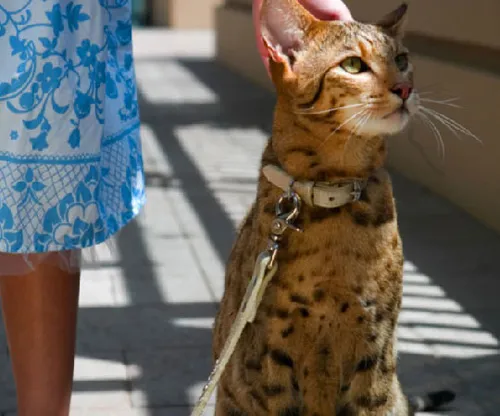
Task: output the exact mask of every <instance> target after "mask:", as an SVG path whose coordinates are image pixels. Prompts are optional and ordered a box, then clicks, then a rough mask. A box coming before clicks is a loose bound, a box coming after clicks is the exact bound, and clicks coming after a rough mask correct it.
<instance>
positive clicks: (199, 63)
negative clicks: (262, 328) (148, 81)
mask: <svg viewBox="0 0 500 416" xmlns="http://www.w3.org/2000/svg"><path fill="white" fill-rule="evenodd" d="M157 62H159V63H161V61H160V60H158V61H157ZM176 62H177V63H178V64H180V65H182V66H183V68H185V69H186V70H187V71H188V72H189V73H190V74H191V75H193V76H194V77H195V78H196V79H197V80H198V81H199V82H201V83H203V84H204V85H205V86H206V87H207V88H208V89H210V90H211V91H213V92H215V94H216V96H217V101H216V102H215V103H206V104H187V103H182V102H181V103H169V104H165V103H158V104H154V103H151V102H148V101H147V100H146V99H144V96H142V98H141V113H142V121H143V123H145V124H147V125H149V126H150V127H151V128H152V129H153V130H154V133H155V134H156V136H157V137H158V140H159V141H160V143H161V147H162V151H163V153H164V156H165V157H166V158H167V159H168V162H169V164H170V165H171V168H172V177H164V176H162V175H158V174H157V173H155V172H147V178H148V183H149V184H150V186H151V187H152V186H155V187H165V188H167V187H169V186H171V184H172V180H173V179H175V181H176V183H177V186H179V187H180V188H181V189H182V192H183V193H184V195H185V196H186V198H187V200H188V201H189V203H190V204H191V206H192V208H193V209H194V210H195V211H196V215H197V216H198V218H199V220H200V222H201V224H202V225H203V227H204V231H205V232H206V234H207V236H208V239H209V241H210V243H211V244H212V246H213V247H214V248H215V251H216V254H217V256H218V257H219V260H220V261H221V262H225V261H226V259H227V256H228V253H229V251H230V248H231V245H232V242H233V240H234V237H235V227H234V225H233V222H232V221H231V220H230V218H228V215H227V214H226V211H225V210H224V208H223V206H222V205H221V203H220V201H219V200H218V199H217V198H216V197H215V196H214V194H213V193H212V191H211V190H210V187H209V186H208V184H207V181H206V178H205V177H204V175H203V173H202V172H201V171H200V170H199V168H198V166H197V164H196V163H195V161H193V160H192V158H191V156H190V155H189V154H188V153H187V152H186V151H185V149H184V148H183V146H182V145H181V143H180V142H179V139H178V137H177V136H176V134H175V132H174V130H175V128H177V127H179V126H183V125H184V126H187V125H190V124H200V123H205V124H208V125H212V126H216V127H217V128H221V129H224V128H233V127H236V128H242V127H244V128H259V129H263V130H265V131H267V132H269V131H270V123H271V117H272V111H273V98H272V95H271V94H270V93H269V92H267V91H264V90H262V89H260V88H259V87H256V86H255V85H253V84H250V83H249V82H247V81H245V80H243V79H242V78H240V77H239V76H237V75H235V74H233V73H232V72H230V71H229V70H227V69H224V68H222V67H220V66H219V65H217V64H216V63H214V62H212V61H209V60H206V61H205V60H196V59H183V60H176ZM394 182H395V195H396V198H397V203H398V207H399V221H400V226H401V232H402V235H403V241H404V248H405V255H406V258H407V260H408V261H409V262H411V263H413V265H414V266H415V267H416V269H417V271H418V272H419V273H421V274H423V275H426V276H430V278H431V279H432V283H433V284H434V285H437V286H439V287H441V288H442V289H443V290H444V292H445V293H446V298H449V299H452V300H454V301H456V302H457V303H458V304H459V305H460V308H459V309H455V310H450V311H448V312H450V314H451V315H453V314H454V315H456V317H458V318H460V315H461V314H468V316H469V315H470V316H472V317H473V318H474V319H475V320H476V321H477V322H478V325H476V326H474V324H469V325H468V326H467V325H465V326H466V328H465V330H467V331H468V332H467V334H468V336H470V339H468V338H467V337H458V338H457V339H444V340H440V339H435V340H434V341H433V342H430V348H431V349H430V351H431V352H436V350H435V349H433V348H435V344H439V345H440V346H444V347H447V346H451V347H452V349H453V348H454V351H456V350H457V349H458V353H456V354H454V356H452V357H446V356H444V357H443V358H436V357H433V356H432V355H426V353H425V352H419V353H417V354H412V353H402V355H401V358H400V372H401V374H402V378H403V381H404V385H405V387H406V388H407V390H408V391H411V392H419V391H423V390H427V389H429V388H440V387H451V388H455V389H456V390H457V391H458V393H459V394H460V397H461V399H460V400H459V401H458V402H457V406H458V409H457V410H459V411H460V413H461V414H466V415H467V416H472V415H481V416H486V415H494V414H498V411H497V408H498V407H499V406H500V401H499V400H498V399H496V398H495V397H494V396H495V392H498V389H499V388H500V377H499V376H500V365H499V364H500V360H499V359H498V357H497V356H488V355H487V353H486V352H484V351H483V350H482V349H483V347H485V345H484V344H483V343H482V341H481V339H479V340H476V339H475V338H474V336H473V333H474V331H483V332H485V331H486V332H489V333H490V334H492V336H493V337H494V338H496V339H500V319H498V318H499V313H498V311H499V307H498V306H497V305H498V303H497V298H498V289H499V283H498V279H497V277H498V276H500V263H499V262H498V259H497V257H498V253H500V238H499V236H498V235H496V234H494V233H493V232H491V231H489V230H488V229H486V228H485V227H483V226H481V225H479V224H478V223H476V222H475V221H474V220H473V219H471V218H470V217H469V216H467V215H465V214H464V213H462V212H460V211H459V210H458V209H457V208H455V207H453V206H451V205H450V204H448V203H446V202H443V201H441V200H439V199H437V198H435V197H434V196H433V195H432V194H430V193H429V192H427V191H426V190H425V189H423V188H420V187H418V186H416V185H415V184H413V183H410V182H408V181H407V180H405V179H404V178H402V177H400V176H398V175H395V179H394ZM158 221H161V218H159V219H158ZM118 250H119V254H120V258H121V263H120V264H119V265H118V266H120V267H121V268H122V269H123V270H124V276H125V283H126V286H127V290H128V293H129V298H130V306H127V307H116V308H107V307H103V308H84V309H82V311H81V314H80V324H79V331H80V332H79V337H80V338H81V339H83V340H85V343H82V342H80V344H79V355H80V356H86V357H91V358H103V359H108V358H109V354H108V352H109V351H122V354H124V360H125V362H126V363H127V364H129V365H133V366H134V367H136V368H138V369H139V372H140V376H138V378H137V380H136V381H132V382H130V381H123V380H117V381H113V380H109V381H103V382H77V383H76V385H75V390H76V391H106V390H116V389H117V387H118V385H119V386H121V387H120V388H122V387H123V388H124V389H125V390H128V391H133V392H134V391H135V390H137V391H140V394H138V395H137V396H134V395H133V401H134V404H135V405H137V406H141V405H142V406H146V405H147V406H150V407H157V408H159V407H168V406H174V407H175V406H185V405H187V404H188V403H189V402H190V401H192V396H191V395H190V393H189V391H190V389H192V387H193V385H195V384H201V383H203V382H204V381H205V380H206V377H207V375H208V373H209V371H210V367H211V362H210V343H211V333H210V329H208V328H206V329H203V328H181V327H179V326H177V325H175V324H174V323H173V321H174V320H175V319H177V318H186V317H193V318H210V317H213V315H214V312H215V308H216V304H215V303H214V302H207V303H183V304H175V305H174V304H165V303H162V302H163V301H162V297H161V295H160V289H159V288H158V287H157V283H156V282H155V281H154V279H153V278H152V276H153V275H154V267H155V264H154V262H153V261H152V260H151V259H150V257H149V254H148V250H147V249H146V244H145V242H144V241H143V236H142V234H141V232H140V228H139V225H138V224H137V222H135V221H134V222H133V223H132V224H131V225H130V226H129V227H128V228H127V229H126V230H125V231H124V232H122V233H121V234H120V236H119V238H118ZM220 278H221V279H223V276H221V277H220ZM428 284H429V283H428V282H427V283H426V282H424V283H422V285H423V286H426V285H428ZM422 293H425V290H423V291H422ZM408 296H409V298H410V299H411V297H412V295H411V294H410V295H408ZM145 297H147V298H148V299H150V301H149V303H148V304H147V305H144V304H142V303H141V302H140V299H144V298H145ZM139 298H140V299H139ZM417 298H418V299H420V301H421V303H420V304H419V305H417V306H413V307H412V306H410V307H408V309H407V310H408V311H412V310H414V311H416V312H418V313H421V312H429V313H432V314H439V313H441V312H443V311H445V312H446V311H447V309H446V307H444V306H440V305H439V302H437V303H436V302H435V299H436V298H435V297H433V296H429V297H426V295H419V296H417ZM422 299H424V301H422ZM425 299H428V300H429V304H426V302H425ZM439 299H441V298H439ZM410 305H411V303H410ZM443 308H444V309H443ZM452 309H453V308H452ZM458 321H460V319H457V322H458ZM460 322H461V321H460ZM409 327H410V328H417V330H421V329H422V328H423V329H426V328H431V329H433V328H434V329H436V330H437V331H438V332H439V331H448V330H450V329H451V330H453V331H457V334H460V333H461V332H460V331H463V330H464V324H456V323H455V320H453V319H451V318H450V319H449V320H448V321H446V322H441V323H440V324H439V325H435V324H433V323H432V322H431V323H428V322H418V321H415V322H413V323H410V324H409ZM137 328H140V331H139V332H138V331H137V330H136V329H137ZM138 333H139V334H140V336H138ZM486 344H487V345H486V346H490V347H493V345H491V343H490V344H488V342H486ZM145 346H146V347H147V351H146V349H145V348H144V347H145ZM424 347H425V348H427V347H429V345H424ZM471 348H476V349H479V351H476V353H471V354H469V356H468V357H461V358H458V356H459V355H460V354H459V352H460V351H462V352H464V353H466V352H467V350H468V349H471ZM449 355H453V354H449ZM466 355H467V354H466ZM117 358H118V357H117ZM6 383H10V381H9V382H7V381H5V382H4V384H3V386H7V384H6ZM127 383H131V384H129V385H127ZM8 388H11V387H8ZM134 394H135V393H134ZM12 403H13V402H12ZM2 405H3V406H4V407H5V404H2ZM10 406H11V408H13V406H14V405H13V404H11V405H10ZM5 410H8V408H5ZM187 414H188V412H187V410H186V415H187Z"/></svg>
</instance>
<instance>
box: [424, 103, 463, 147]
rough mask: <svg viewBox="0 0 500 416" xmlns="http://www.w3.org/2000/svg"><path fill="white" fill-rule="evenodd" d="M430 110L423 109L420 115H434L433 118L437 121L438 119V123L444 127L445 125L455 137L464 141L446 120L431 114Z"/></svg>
mask: <svg viewBox="0 0 500 416" xmlns="http://www.w3.org/2000/svg"><path fill="white" fill-rule="evenodd" d="M429 110H430V109H427V108H424V107H421V113H420V114H422V113H425V114H427V115H428V116H429V115H432V116H433V117H434V118H435V119H437V120H438V121H439V122H440V123H441V124H442V125H444V126H445V127H447V128H448V130H450V131H451V133H452V134H453V135H454V136H455V137H456V138H457V139H458V140H462V138H461V137H460V136H459V135H458V133H457V132H456V130H455V129H454V128H453V127H452V126H450V125H449V124H447V121H446V120H442V119H439V117H438V116H437V115H435V114H433V113H431V112H430V111H429Z"/></svg>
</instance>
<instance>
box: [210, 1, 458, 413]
mask: <svg viewBox="0 0 500 416" xmlns="http://www.w3.org/2000/svg"><path fill="white" fill-rule="evenodd" d="M405 13H406V6H402V7H401V8H399V9H398V10H396V11H395V12H393V13H391V14H390V15H388V16H387V17H386V18H385V19H384V20H383V21H381V22H379V24H376V25H375V24H362V23H359V22H324V21H318V20H316V19H315V18H314V17H312V16H311V15H310V14H309V13H308V12H307V11H306V10H305V9H303V8H302V7H301V6H300V5H299V4H298V3H297V2H296V0H269V1H267V0H265V1H264V5H263V9H262V33H263V37H264V41H265V43H266V45H267V47H268V50H269V53H270V69H271V73H272V79H273V82H274V85H275V86H276V91H277V105H276V111H275V117H274V126H273V132H272V137H271V139H270V141H269V143H268V145H267V147H266V149H265V151H264V154H263V164H269V163H271V164H275V165H278V166H280V167H281V168H282V169H284V170H285V171H286V172H288V173H289V174H290V175H292V176H293V177H294V178H295V179H296V180H315V181H331V182H335V181H339V180H342V179H349V178H360V177H361V178H366V179H367V180H368V185H367V187H366V188H365V190H364V191H363V193H362V197H361V200H360V201H358V202H354V203H352V204H349V205H345V206H343V207H341V208H337V209H325V208H317V207H310V206H307V205H305V204H303V207H302V211H301V214H300V217H299V220H298V221H299V225H300V226H301V227H302V228H303V230H304V232H303V233H296V232H294V231H289V232H288V234H287V235H286V237H285V239H284V241H283V242H282V243H281V249H280V251H279V255H278V264H279V270H278V273H277V275H276V276H275V277H274V279H273V280H272V282H271V283H270V285H269V287H268V288H267V291H266V293H265V295H264V299H263V302H262V304H261V306H260V308H259V311H258V313H257V318H256V321H255V322H254V323H253V324H251V325H249V326H248V327H247V328H246V330H245V331H244V333H243V335H242V337H241V339H240V341H239V344H238V346H237V349H236V351H235V353H234V355H233V357H232V359H231V361H230V363H229V365H228V367H227V368H226V370H225V372H224V375H223V377H222V379H221V382H220V384H219V388H218V395H217V404H216V415H217V416H264V415H271V416H306V415H307V416H334V415H337V416H340V415H343V416H348V415H356V416H365V415H374V416H375V415H377V416H389V415H393V416H407V415H412V414H414V411H415V410H416V409H417V408H423V407H426V406H427V407H428V406H432V405H439V404H441V403H442V402H445V401H447V400H448V399H452V395H451V394H447V393H442V394H438V395H437V396H432V395H431V396H428V397H427V400H426V403H425V405H422V404H417V405H410V403H409V401H408V400H407V398H406V397H405V396H404V394H403V393H402V389H401V387H400V384H399V381H398V377H397V375H396V345H395V342H396V339H395V338H396V335H395V327H396V323H397V319H398V313H399V310H400V307H401V298H402V274H403V271H402V269H403V254H402V247H401V241H400V237H399V233H398V226H397V221H396V210H395V206H394V201H393V195H392V188H391V183H390V179H389V177H388V175H387V173H386V172H385V171H384V169H383V164H384V160H385V156H386V143H385V139H384V136H385V135H388V134H394V133H396V132H399V131H400V130H402V129H403V128H404V126H405V124H406V123H407V122H408V120H409V118H410V117H411V115H412V114H413V113H414V112H415V109H416V106H417V103H416V100H418V97H417V95H416V93H415V92H414V91H413V92H412V90H411V89H410V90H408V89H407V90H406V92H408V93H411V94H410V95H409V97H408V99H407V100H406V101H405V103H404V104H403V100H402V99H401V98H400V95H401V91H399V92H398V91H397V89H398V88H400V86H401V85H403V86H406V88H409V87H412V77H413V69H412V66H411V64H410V65H409V66H408V68H407V69H404V70H401V69H400V68H398V67H397V65H396V64H395V58H396V56H397V55H398V54H400V53H402V52H406V50H405V48H404V47H403V46H402V43H401V40H402V33H403V23H404V15H405ZM351 56H358V57H361V58H362V59H363V61H364V62H365V63H366V65H368V67H369V70H368V71H366V72H362V73H359V74H350V73H348V72H346V71H345V70H344V69H342V67H341V66H339V64H340V63H341V62H342V61H343V60H344V59H345V58H347V57H351ZM398 94H399V95H398ZM359 103H363V104H368V105H369V107H367V109H368V108H369V109H370V112H369V113H368V112H366V113H360V114H359V116H358V117H353V116H354V114H356V113H357V112H358V111H360V110H362V109H363V107H350V108H344V109H340V110H332V111H324V110H328V109H331V108H339V107H344V106H349V105H356V104H359ZM394 111H395V112H394ZM393 112H394V113H393ZM391 113H392V115H389V114H391ZM368 114H370V117H369V118H368ZM387 115H389V116H387ZM365 116H366V117H365ZM349 117H351V118H352V121H351V122H347V123H346V124H344V125H343V123H345V122H346V121H347V119H348V118H349ZM358 121H364V124H356V122H358ZM281 194H282V191H281V190H279V189H278V188H277V187H276V186H274V185H272V184H271V183H269V182H268V181H267V180H266V178H265V177H264V176H263V175H262V174H261V175H260V179H259V185H258V192H257V197H256V200H255V203H254V204H253V206H252V208H251V210H250V213H249V214H248V216H247V217H246V219H245V220H244V222H243V224H242V227H241V229H240V231H239V235H238V239H237V241H236V243H235V245H234V248H233V251H232V253H231V256H230V259H229V263H228V265H227V274H226V285H225V293H224V297H223V299H222V302H221V305H220V310H219V313H218V316H217V319H216V323H215V328H214V344H213V352H214V359H217V358H218V357H219V354H220V352H221V350H222V347H223V345H224V343H225V341H226V339H227V336H228V334H229V330H230V327H231V325H232V324H233V322H234V319H235V316H236V313H237V311H238V308H239V306H240V303H241V301H242V298H243V295H244V293H245V290H246V287H247V285H248V282H249V279H250V277H251V275H252V271H253V267H254V262H255V260H256V257H257V255H258V253H260V252H261V251H263V250H264V249H265V248H266V243H267V237H268V235H269V231H270V229H271V221H272V220H273V218H274V215H275V212H274V206H275V203H276V201H277V200H278V198H279V196H280V195H281Z"/></svg>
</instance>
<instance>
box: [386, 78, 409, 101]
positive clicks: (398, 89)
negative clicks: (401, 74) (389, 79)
mask: <svg viewBox="0 0 500 416" xmlns="http://www.w3.org/2000/svg"><path fill="white" fill-rule="evenodd" d="M412 91H413V86H412V85H411V84H410V83H408V82H402V83H400V84H396V85H394V86H393V87H392V88H391V92H392V93H393V94H396V95H397V96H398V97H399V98H401V99H402V100H403V101H406V100H407V99H408V97H410V95H411V92H412Z"/></svg>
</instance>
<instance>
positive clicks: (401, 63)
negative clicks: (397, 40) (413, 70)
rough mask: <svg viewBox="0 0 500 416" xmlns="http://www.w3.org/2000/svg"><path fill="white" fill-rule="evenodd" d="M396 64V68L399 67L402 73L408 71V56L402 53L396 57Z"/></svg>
mask: <svg viewBox="0 0 500 416" xmlns="http://www.w3.org/2000/svg"><path fill="white" fill-rule="evenodd" d="M395 62H396V66H397V67H398V69H399V70H400V71H401V72H403V71H406V70H407V69H408V65H409V63H408V54H406V53H400V54H399V55H398V56H396V59H395Z"/></svg>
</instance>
